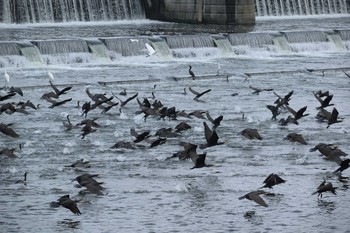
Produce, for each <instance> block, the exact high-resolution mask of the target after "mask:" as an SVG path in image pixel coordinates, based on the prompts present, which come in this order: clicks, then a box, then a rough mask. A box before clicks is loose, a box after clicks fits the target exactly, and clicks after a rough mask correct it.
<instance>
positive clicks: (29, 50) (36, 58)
mask: <svg viewBox="0 0 350 233" xmlns="http://www.w3.org/2000/svg"><path fill="white" fill-rule="evenodd" d="M17 45H18V47H19V50H20V51H21V54H22V55H23V56H24V57H25V58H27V60H28V61H31V62H33V63H42V62H43V60H42V59H41V56H40V52H39V50H38V48H37V47H36V46H34V45H33V44H32V43H29V42H24V43H17Z"/></svg>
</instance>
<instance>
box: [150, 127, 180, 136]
mask: <svg viewBox="0 0 350 233" xmlns="http://www.w3.org/2000/svg"><path fill="white" fill-rule="evenodd" d="M154 136H158V137H161V138H175V137H177V136H179V134H178V133H177V132H176V131H173V128H171V127H170V128H164V127H163V128H160V129H157V131H156V132H155V133H154Z"/></svg>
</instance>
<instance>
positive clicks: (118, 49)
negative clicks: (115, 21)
mask: <svg viewBox="0 0 350 233" xmlns="http://www.w3.org/2000/svg"><path fill="white" fill-rule="evenodd" d="M100 40H101V41H102V42H103V43H104V44H105V45H106V47H107V49H108V50H110V51H113V52H115V53H117V54H120V55H122V56H138V55H146V54H147V53H146V48H145V43H147V42H148V39H147V38H146V37H112V38H101V39H100Z"/></svg>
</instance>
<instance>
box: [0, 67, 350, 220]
mask: <svg viewBox="0 0 350 233" xmlns="http://www.w3.org/2000/svg"><path fill="white" fill-rule="evenodd" d="M188 73H189V75H190V77H189V78H190V79H192V80H196V78H197V77H196V75H195V74H194V72H193V71H192V66H189V70H188ZM344 73H345V72H344ZM345 74H346V75H347V76H348V74H347V73H345ZM4 78H5V87H4V88H2V90H1V93H0V115H1V114H23V115H28V114H30V111H31V110H29V109H32V110H39V109H40V108H41V107H42V106H41V104H37V105H35V104H34V103H32V102H31V101H29V100H28V101H25V102H23V101H18V102H14V101H12V98H14V97H15V96H17V95H20V96H24V93H23V92H22V90H21V89H20V88H18V87H9V84H10V76H9V74H8V73H7V72H5V75H4ZM48 78H49V84H50V87H51V88H52V90H51V91H49V92H46V93H44V94H43V95H42V96H41V99H42V101H47V102H48V103H49V104H50V105H49V106H48V108H59V107H60V106H62V105H65V104H67V103H69V102H71V101H72V98H66V99H64V98H62V96H64V95H66V94H67V93H69V91H71V89H72V88H73V87H72V86H67V87H63V88H62V89H60V88H59V87H57V86H56V85H55V84H54V76H53V75H52V73H50V72H48ZM228 80H229V79H228V77H227V81H228ZM99 84H100V85H107V84H106V83H104V82H99ZM249 88H250V89H252V90H253V92H252V94H254V95H259V93H261V92H263V91H269V92H271V91H272V92H273V93H274V95H275V96H276V101H274V103H273V104H271V105H267V106H266V108H267V109H269V110H267V111H271V113H272V117H271V120H273V121H278V123H279V124H280V125H281V126H286V125H288V124H295V125H298V124H299V121H301V120H302V118H303V117H306V116H308V115H309V114H307V113H305V112H306V111H307V106H304V107H302V108H300V109H298V110H294V109H292V107H291V106H290V105H289V101H290V100H291V98H292V96H293V93H294V91H293V90H291V91H290V92H289V93H287V94H285V95H284V96H283V95H279V94H277V93H276V92H274V91H273V89H271V88H268V89H260V88H256V87H253V86H251V85H250V86H249ZM154 89H156V85H154ZM188 90H189V91H190V92H191V93H192V94H193V95H194V98H193V100H195V101H201V99H200V98H201V97H202V96H204V95H208V93H210V92H211V89H207V90H205V91H198V90H195V89H194V88H193V87H189V88H188ZM85 93H86V98H87V101H85V102H84V103H81V102H79V101H78V102H77V106H76V108H77V109H79V111H80V112H81V118H82V120H81V121H80V122H79V123H77V124H73V123H72V122H71V119H70V116H69V115H68V116H67V120H66V121H65V122H63V127H64V128H65V130H66V131H70V130H79V131H80V136H81V139H84V138H85V137H87V136H88V135H89V134H91V133H94V132H96V131H97V129H98V128H100V127H102V125H100V124H99V123H97V122H96V121H97V120H98V119H99V118H89V115H90V113H91V112H92V111H97V110H99V111H101V114H106V113H108V112H109V111H110V110H111V109H112V108H117V106H119V112H120V113H122V111H123V109H124V108H125V107H126V105H128V104H129V103H131V102H134V103H137V106H138V110H137V111H136V114H143V119H144V121H147V120H148V119H149V118H155V119H158V120H160V119H163V120H165V119H168V120H169V121H171V120H178V119H179V118H181V119H191V118H199V119H201V120H203V128H204V139H205V142H204V143H203V144H200V145H197V144H193V143H191V142H186V141H185V142H183V141H181V142H180V145H181V146H182V147H183V149H182V150H180V151H177V152H174V153H173V155H172V156H170V157H168V158H167V159H172V158H178V159H179V160H185V159H190V160H192V161H193V164H194V165H193V167H192V168H191V169H198V168H204V167H210V166H212V165H210V164H206V156H207V153H206V152H204V153H202V154H201V153H197V148H198V147H199V148H200V149H204V148H207V147H213V146H220V145H222V144H224V142H221V141H220V140H219V139H220V137H219V135H218V131H217V129H218V128H219V127H220V123H221V121H222V120H223V118H224V116H222V115H220V116H218V117H216V118H215V117H212V116H211V115H210V114H209V111H208V110H206V111H204V110H203V111H200V110H196V111H192V112H186V111H184V110H178V109H177V108H176V107H175V106H165V105H164V104H163V103H162V102H161V100H159V99H157V98H156V97H155V94H154V92H152V97H150V98H149V97H144V98H143V100H142V99H139V98H138V93H135V94H133V95H132V96H130V97H128V98H126V97H127V95H128V93H127V91H126V89H124V90H123V91H122V92H120V93H118V94H114V93H111V95H110V96H108V94H107V93H93V92H91V91H90V90H89V88H86V90H85ZM183 94H187V92H186V88H185V89H184V93H183ZM313 95H314V97H315V99H316V100H317V101H318V102H319V103H320V106H319V107H317V110H318V113H317V115H316V118H317V120H318V121H320V122H325V128H328V127H330V126H332V125H333V124H336V123H341V122H342V119H341V118H340V117H339V113H338V110H337V109H336V107H334V106H333V105H334V104H332V103H331V101H332V99H333V95H332V94H331V93H329V91H321V90H320V91H317V92H314V93H313ZM122 96H124V98H126V99H124V100H123V99H122V98H123V97H122ZM115 99H118V101H115ZM81 104H82V105H81ZM129 105H130V104H129ZM331 106H332V107H333V109H332V111H329V110H327V108H328V107H331ZM282 112H289V113H290V115H288V117H287V118H280V119H279V120H277V117H278V116H279V115H280V114H281V113H282ZM242 118H244V114H243V115H242ZM207 122H208V123H209V124H211V125H208V123H207ZM189 129H191V125H190V124H189V123H188V121H186V120H183V121H181V122H180V123H179V124H177V125H176V127H174V128H160V129H158V130H156V133H155V134H154V135H151V132H150V131H142V132H137V130H136V129H135V128H131V129H130V135H131V136H132V137H133V138H134V139H133V141H118V142H116V143H115V144H114V145H112V146H111V148H125V149H130V150H136V149H138V148H139V147H144V146H140V142H147V143H148V145H149V148H153V147H156V146H160V145H162V144H165V143H166V142H167V139H168V138H176V137H178V136H179V135H181V134H182V133H183V132H184V131H186V130H189ZM0 132H1V133H2V135H1V134H0V137H12V138H19V137H20V134H19V133H18V132H17V130H16V127H15V124H13V123H9V124H5V123H0ZM240 134H241V135H242V136H244V137H246V138H247V139H250V140H263V138H262V136H261V135H260V134H259V132H258V130H257V129H254V128H246V129H244V130H242V131H241V132H240ZM285 140H288V141H290V142H296V143H300V144H304V145H306V144H307V142H306V140H305V139H304V138H303V136H302V135H301V134H297V133H290V134H288V135H287V136H286V137H285ZM16 150H17V148H7V147H6V148H2V149H1V150H0V155H3V156H5V157H9V158H16V154H15V151H16ZM20 150H21V145H20ZM316 150H318V151H319V152H320V153H321V154H322V155H323V156H325V157H326V158H327V159H329V160H331V161H334V162H336V163H337V164H338V165H339V168H338V169H337V170H335V171H334V173H335V174H336V175H338V177H339V180H340V181H342V182H347V181H348V177H344V176H342V172H343V171H344V170H345V169H347V168H348V167H349V162H350V160H349V159H342V157H344V156H346V155H347V154H346V153H345V152H343V151H342V150H341V149H339V148H338V147H336V146H335V145H332V144H325V143H320V144H318V145H316V146H315V147H314V148H312V149H310V151H316ZM68 167H73V168H76V167H84V168H88V167H90V164H89V162H88V161H84V160H83V159H80V160H77V161H75V162H74V163H72V164H71V165H68ZM27 174H28V172H26V173H25V174H24V179H23V180H19V181H17V183H24V184H26V182H27ZM96 177H98V175H97V174H89V173H84V174H82V175H80V176H78V177H76V178H74V179H73V181H77V182H78V183H79V184H78V185H76V186H77V187H85V188H86V190H85V191H86V192H88V193H92V194H95V195H104V194H105V193H104V189H105V188H104V187H103V186H102V184H103V183H102V182H99V181H97V180H96ZM285 182H286V180H284V179H283V178H281V177H280V176H278V175H277V174H275V173H271V174H270V175H268V176H267V178H266V179H265V180H264V181H263V183H264V186H262V187H261V188H259V189H258V190H254V191H251V192H249V193H247V194H245V195H243V196H241V197H239V199H248V200H252V201H254V202H256V203H257V204H259V205H261V206H264V207H268V204H267V203H266V202H265V201H264V200H263V198H262V197H261V195H264V194H265V195H270V194H271V193H270V192H267V191H265V190H264V189H263V188H270V189H271V188H272V187H273V186H275V185H278V184H283V183H285ZM336 189H337V187H334V186H333V185H332V183H331V182H327V181H323V182H322V183H321V184H320V185H319V186H318V187H317V188H316V190H315V192H314V193H312V194H318V195H319V196H320V197H322V194H323V193H325V192H331V193H333V194H336ZM77 202H78V201H77V200H72V199H71V198H70V196H69V195H64V196H62V197H60V198H58V200H57V201H52V202H51V203H50V206H51V207H53V208H55V207H59V206H62V207H65V208H67V209H69V210H70V211H71V212H72V213H74V214H77V215H80V214H81V212H80V210H79V208H78V206H77Z"/></svg>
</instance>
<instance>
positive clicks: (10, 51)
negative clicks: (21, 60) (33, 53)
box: [0, 42, 21, 56]
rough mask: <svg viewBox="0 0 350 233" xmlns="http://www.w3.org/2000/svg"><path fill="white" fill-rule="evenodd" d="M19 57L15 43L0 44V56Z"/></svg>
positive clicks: (19, 53)
mask: <svg viewBox="0 0 350 233" xmlns="http://www.w3.org/2000/svg"><path fill="white" fill-rule="evenodd" d="M8 55H10V56H13V55H18V56H19V55H21V51H20V50H19V48H18V46H17V43H16V42H0V56H8Z"/></svg>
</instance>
